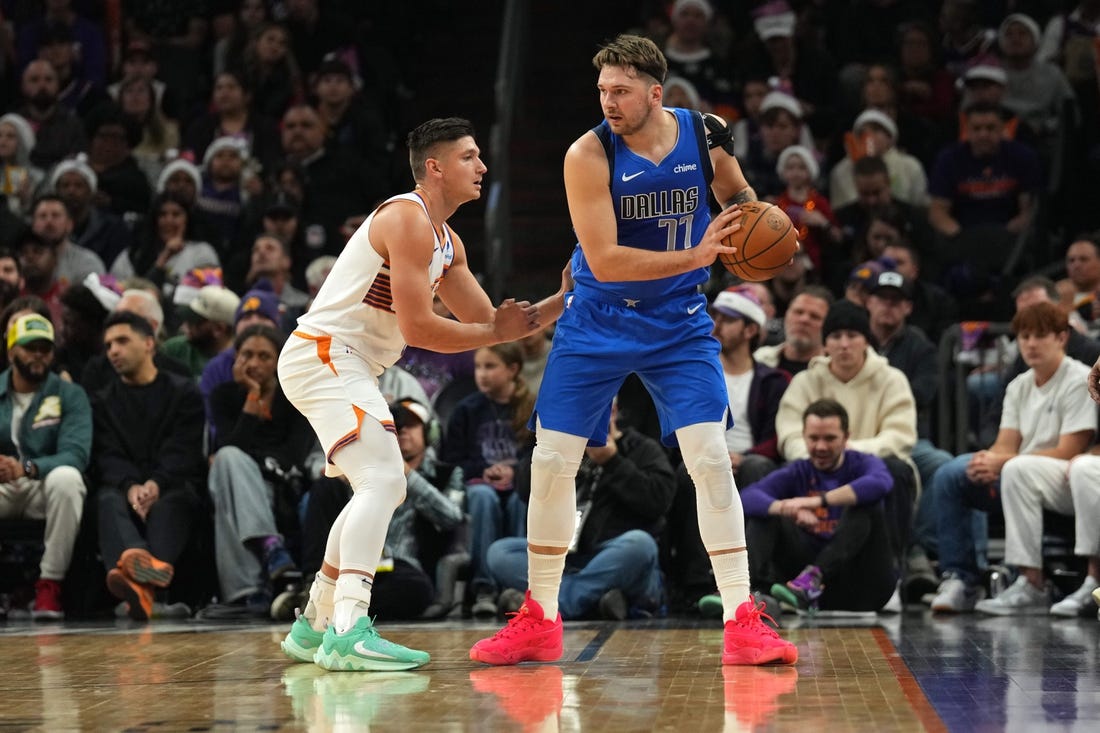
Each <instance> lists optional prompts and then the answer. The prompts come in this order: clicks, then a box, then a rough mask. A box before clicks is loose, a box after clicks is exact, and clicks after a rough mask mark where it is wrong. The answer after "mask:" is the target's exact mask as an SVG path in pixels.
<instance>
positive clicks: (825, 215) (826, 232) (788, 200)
mask: <svg viewBox="0 0 1100 733" xmlns="http://www.w3.org/2000/svg"><path fill="white" fill-rule="evenodd" d="M775 169H776V172H777V173H778V174H779V177H780V178H781V179H782V180H783V182H784V183H785V184H786V186H787V187H786V189H785V190H784V191H783V193H781V194H780V195H779V197H778V198H777V199H776V200H775V204H776V206H778V207H779V208H781V209H783V211H784V212H786V214H787V216H788V217H790V220H791V222H792V223H793V224H794V226H795V228H796V229H797V230H798V241H799V243H800V244H801V245H802V251H803V252H805V253H806V254H807V255H809V256H810V261H811V262H813V263H814V269H816V270H818V271H819V272H820V271H821V266H822V259H823V257H824V252H825V249H826V247H828V246H830V245H836V244H839V243H840V242H841V240H843V238H844V235H843V233H842V232H841V231H840V223H839V222H838V221H837V220H836V215H835V214H833V209H832V207H831V206H829V199H827V198H825V196H824V194H822V193H820V192H819V191H818V190H817V182H818V180H819V179H818V177H819V176H820V174H821V168H820V167H819V166H818V164H817V156H816V155H815V154H814V151H813V150H810V149H809V148H807V147H805V146H803V145H791V146H790V147H789V148H787V149H786V150H784V151H783V152H782V153H780V154H779V161H778V162H777V163H776V166H775Z"/></svg>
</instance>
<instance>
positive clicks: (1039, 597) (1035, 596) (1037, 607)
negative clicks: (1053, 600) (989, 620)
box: [974, 575, 1050, 616]
mask: <svg viewBox="0 0 1100 733" xmlns="http://www.w3.org/2000/svg"><path fill="white" fill-rule="evenodd" d="M974 610H976V611H977V612H978V613H988V614H989V615H991V616H1032V615H1036V614H1047V613H1049V612H1050V592H1049V591H1046V590H1040V589H1038V588H1036V587H1035V586H1033V585H1032V584H1031V583H1030V582H1028V579H1027V578H1025V577H1024V576H1022V575H1021V576H1020V577H1019V578H1017V579H1016V582H1015V583H1013V584H1012V585H1010V586H1008V588H1007V589H1006V590H1005V591H1004V593H1001V594H1000V595H999V596H997V597H996V598H990V599H988V600H985V601H980V602H979V603H978V605H976V606H975V607H974Z"/></svg>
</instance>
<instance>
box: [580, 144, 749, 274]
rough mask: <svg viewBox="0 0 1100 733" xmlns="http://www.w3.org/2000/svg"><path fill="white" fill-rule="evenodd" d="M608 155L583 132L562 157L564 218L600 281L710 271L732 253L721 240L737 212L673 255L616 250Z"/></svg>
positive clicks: (724, 216) (731, 227)
mask: <svg viewBox="0 0 1100 733" xmlns="http://www.w3.org/2000/svg"><path fill="white" fill-rule="evenodd" d="M608 175H609V173H608V166H607V156H606V155H605V153H604V150H603V146H602V145H600V142H599V140H598V139H597V138H596V135H595V134H594V133H592V132H588V133H585V134H584V135H583V136H581V138H580V139H579V140H577V141H576V142H575V143H573V145H572V146H571V147H570V148H569V151H568V152H567V153H566V154H565V196H566V199H567V200H568V203H569V216H570V218H571V219H572V221H573V229H574V231H576V233H577V239H578V241H579V242H580V245H581V249H583V250H584V256H585V259H586V260H587V262H588V265H589V267H591V268H592V273H593V274H594V275H595V276H596V278H597V279H598V280H601V281H603V282H620V281H624V280H656V279H658V278H662V277H671V276H673V275H679V274H682V273H685V272H689V271H691V270H694V269H697V268H700V267H709V266H710V265H711V264H712V263H713V262H714V260H715V259H717V257H718V255H719V254H731V255H732V254H734V253H735V252H736V251H737V250H736V249H734V248H732V247H726V246H725V245H723V244H722V239H723V238H725V237H727V236H729V235H730V234H732V233H733V232H735V231H737V230H738V229H740V228H741V225H740V224H739V223H738V222H737V218H738V217H740V215H741V212H740V210H739V209H736V208H734V209H729V210H726V211H723V212H722V213H721V214H719V215H718V216H716V217H715V218H714V219H713V220H712V221H711V224H710V226H708V227H707V231H706V233H705V234H704V235H703V239H702V240H701V241H700V242H699V244H698V246H695V247H692V248H690V249H685V250H678V251H674V252H656V251H652V250H645V249H640V248H637V247H621V246H619V242H618V227H617V225H616V221H615V205H614V202H613V201H612V199H611V190H610V188H609V187H608V185H607V182H608Z"/></svg>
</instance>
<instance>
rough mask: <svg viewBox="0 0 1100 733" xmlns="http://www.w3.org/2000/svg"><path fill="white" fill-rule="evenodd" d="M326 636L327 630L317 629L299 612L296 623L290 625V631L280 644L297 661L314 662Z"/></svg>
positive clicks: (284, 651)
mask: <svg viewBox="0 0 1100 733" xmlns="http://www.w3.org/2000/svg"><path fill="white" fill-rule="evenodd" d="M324 636H325V632H323V631H317V630H315V629H314V628H313V626H311V625H310V623H309V621H307V620H306V617H305V616H302V615H300V614H299V616H298V618H296V619H294V625H293V626H291V627H290V633H289V634H287V635H286V638H285V639H283V641H282V642H281V643H280V644H279V646H280V647H282V649H283V654H286V655H287V656H288V657H290V658H291V659H293V660H294V661H295V662H312V661H313V655H314V654H316V652H317V650H318V649H319V648H320V647H321V640H322V639H323V638H324Z"/></svg>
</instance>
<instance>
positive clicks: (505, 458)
mask: <svg viewBox="0 0 1100 733" xmlns="http://www.w3.org/2000/svg"><path fill="white" fill-rule="evenodd" d="M522 370H523V351H522V350H521V348H520V346H519V344H517V343H506V344H496V345H494V346H485V347H482V348H480V349H478V350H477V352H476V353H475V354H474V377H475V379H476V381H477V389H478V391H477V392H475V393H473V394H471V395H469V396H468V397H466V398H465V399H463V400H462V401H461V402H459V403H458V405H457V406H456V407H455V410H454V412H453V413H452V414H451V416H450V419H449V420H448V422H447V429H446V432H445V434H444V439H443V450H442V453H441V458H442V459H443V460H444V461H446V462H447V463H453V464H455V465H456V466H458V467H459V468H461V469H462V474H463V476H465V477H466V508H467V512H468V513H469V514H470V523H471V526H470V530H471V544H472V547H471V552H470V554H471V568H470V571H471V576H472V579H471V581H470V586H471V591H472V597H473V598H474V604H473V606H472V608H471V610H472V612H473V613H474V615H475V616H490V617H491V616H495V615H496V613H497V606H496V594H497V589H496V587H495V584H494V583H493V580H492V579H491V578H490V577H489V572H488V567H487V565H486V558H487V555H488V552H489V545H491V544H492V543H493V542H494V541H495V540H498V539H500V538H501V537H523V536H525V535H526V534H527V507H526V505H525V504H524V503H523V501H522V500H521V499H520V498H519V495H518V494H517V493H516V492H515V491H514V489H515V470H516V463H517V461H518V460H519V457H520V455H521V453H525V452H527V451H530V450H531V449H533V448H534V435H533V434H532V433H531V431H530V430H528V428H527V421H528V420H529V419H530V417H531V411H532V409H533V408H534V404H535V395H534V394H533V393H532V392H531V390H530V389H528V387H527V383H526V382H525V381H524V380H523V377H522V376H521V374H520V372H521V371H522Z"/></svg>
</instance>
